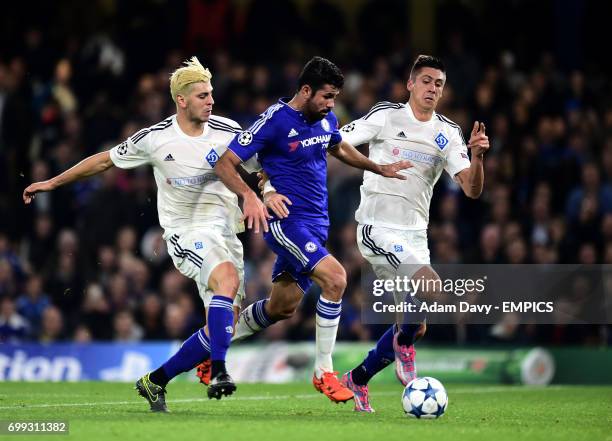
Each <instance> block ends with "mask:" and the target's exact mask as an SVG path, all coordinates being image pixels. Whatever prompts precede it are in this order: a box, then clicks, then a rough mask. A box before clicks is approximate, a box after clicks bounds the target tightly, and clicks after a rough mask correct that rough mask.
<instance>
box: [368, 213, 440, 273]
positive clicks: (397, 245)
mask: <svg viewBox="0 0 612 441" xmlns="http://www.w3.org/2000/svg"><path fill="white" fill-rule="evenodd" d="M357 246H358V248H359V251H360V252H361V254H362V256H363V257H364V258H365V259H366V260H367V261H368V262H369V263H370V264H371V265H372V268H373V269H374V272H375V273H376V276H377V277H378V278H380V279H391V278H395V277H396V276H398V275H399V276H400V277H407V278H412V277H414V274H415V273H416V272H417V271H418V270H420V269H421V268H423V267H424V266H426V265H427V266H428V265H429V248H428V247H427V233H426V232H424V231H399V230H392V229H388V228H383V227H375V226H372V225H358V226H357Z"/></svg>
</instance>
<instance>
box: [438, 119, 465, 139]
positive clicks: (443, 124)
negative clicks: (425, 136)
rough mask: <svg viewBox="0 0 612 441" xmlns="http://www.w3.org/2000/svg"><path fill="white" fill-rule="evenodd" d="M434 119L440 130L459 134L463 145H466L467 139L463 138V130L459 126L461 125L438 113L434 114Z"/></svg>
mask: <svg viewBox="0 0 612 441" xmlns="http://www.w3.org/2000/svg"><path fill="white" fill-rule="evenodd" d="M434 118H435V122H436V123H437V124H438V127H439V128H446V129H447V130H449V131H450V132H451V133H455V134H459V139H460V140H461V142H462V143H463V144H465V143H466V142H465V138H464V137H463V131H462V130H461V127H460V126H459V124H457V123H456V122H454V121H452V120H450V119H449V118H447V117H446V116H444V115H442V114H440V113H438V112H434Z"/></svg>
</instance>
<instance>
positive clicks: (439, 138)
mask: <svg viewBox="0 0 612 441" xmlns="http://www.w3.org/2000/svg"><path fill="white" fill-rule="evenodd" d="M434 141H436V144H438V147H440V150H444V147H446V144H448V139H446V138H445V137H444V135H443V134H442V133H438V136H436V139H435V140H434Z"/></svg>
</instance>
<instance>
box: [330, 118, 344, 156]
mask: <svg viewBox="0 0 612 441" xmlns="http://www.w3.org/2000/svg"><path fill="white" fill-rule="evenodd" d="M329 124H330V125H331V128H332V132H331V139H330V140H329V146H330V147H333V146H335V145H337V144H340V141H342V135H340V130H339V129H340V124H339V123H338V118H336V115H335V114H334V112H330V113H329Z"/></svg>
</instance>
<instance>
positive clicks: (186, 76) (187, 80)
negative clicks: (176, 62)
mask: <svg viewBox="0 0 612 441" xmlns="http://www.w3.org/2000/svg"><path fill="white" fill-rule="evenodd" d="M183 64H184V66H183V67H179V68H178V69H177V70H175V71H174V72H172V75H170V95H171V96H172V99H173V100H174V102H175V103H176V96H177V95H185V94H187V93H188V90H189V88H190V87H191V85H192V84H194V83H200V82H202V83H207V82H209V81H210V79H211V78H212V74H211V73H210V71H209V70H208V69H206V68H205V67H204V66H202V64H200V61H199V60H198V58H197V57H191V58H190V59H189V60H187V61H185V62H184V63H183Z"/></svg>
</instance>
